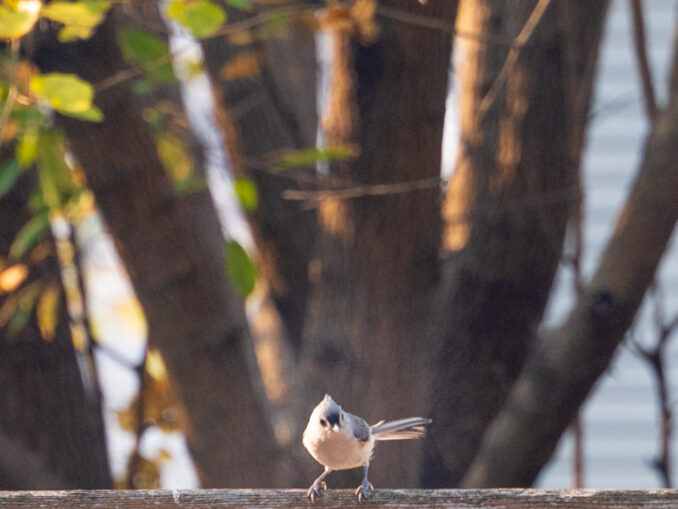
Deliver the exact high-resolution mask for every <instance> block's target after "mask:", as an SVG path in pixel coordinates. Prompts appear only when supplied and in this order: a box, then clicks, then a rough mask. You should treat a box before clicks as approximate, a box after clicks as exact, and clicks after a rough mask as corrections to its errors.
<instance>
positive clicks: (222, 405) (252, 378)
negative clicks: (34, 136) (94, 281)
mask: <svg viewBox="0 0 678 509" xmlns="http://www.w3.org/2000/svg"><path fill="white" fill-rule="evenodd" d="M34 60H35V61H36V63H37V64H38V65H39V67H40V68H41V69H42V70H43V71H61V72H75V73H77V74H78V75H80V76H81V77H82V78H84V79H86V80H88V81H90V82H92V83H95V84H96V83H98V82H101V81H102V80H104V79H107V78H109V77H111V76H112V75H115V74H116V73H117V72H119V71H121V70H122V69H124V68H125V66H124V63H123V62H122V58H121V55H120V53H119V50H118V48H117V45H116V41H115V12H113V13H111V14H109V17H108V19H107V21H106V22H105V23H104V24H103V25H102V26H101V27H99V29H98V30H97V32H96V34H95V35H94V36H93V37H92V38H91V39H89V40H87V41H82V42H78V43H73V44H57V43H56V42H55V43H54V44H43V45H42V46H41V47H40V48H39V49H38V51H37V52H36V54H35V57H34ZM96 104H97V106H98V107H99V108H100V109H101V110H102V111H103V113H104V115H105V118H104V121H103V122H101V123H96V124H95V123H88V122H81V121H77V120H74V119H70V118H65V117H63V118H59V122H60V124H61V125H62V126H63V127H64V128H65V130H66V133H67V135H68V138H69V141H70V144H71V148H72V150H73V153H74V154H75V156H76V157H77V159H78V161H79V162H80V163H81V164H82V166H83V169H84V171H85V174H86V176H87V179H88V184H89V186H90V187H91V189H92V191H93V192H94V194H95V197H96V199H97V203H98V205H99V207H100V210H101V212H102V214H103V216H104V219H105V220H106V223H107V224H108V227H109V228H110V230H111V233H112V236H113V238H114V240H115V243H116V247H117V248H118V251H119V253H120V255H121V257H122V259H123V261H124V262H125V266H126V268H127V269H128V271H129V274H130V278H131V280H132V283H133V285H134V288H135V290H136V293H137V296H138V298H139V301H140V303H141V305H142V307H143V309H144V312H145V314H146V318H147V321H148V325H149V335H150V336H151V337H152V338H154V340H155V341H156V342H157V345H158V347H159V348H160V351H161V352H162V355H163V357H164V359H165V362H166V364H167V367H168V372H169V375H170V379H171V382H172V384H173V386H174V387H175V389H176V391H177V394H178V397H179V399H180V401H181V402H182V403H183V405H184V406H185V407H186V410H187V412H186V418H187V423H186V430H185V431H186V433H187V438H188V444H189V448H190V450H191V453H192V454H193V457H194V459H195V462H196V465H197V468H198V472H199V476H200V480H201V483H202V485H203V486H205V487H215V486H249V487H256V486H264V485H266V486H270V485H273V484H275V460H276V457H277V456H276V454H277V448H276V444H275V441H274V438H273V434H272V431H271V428H270V425H269V422H268V419H267V415H266V412H265V408H264V398H263V394H262V391H261V389H260V384H259V383H258V381H259V378H258V373H255V372H254V371H253V370H252V369H251V367H252V365H253V364H254V363H253V362H252V361H251V358H252V355H253V352H252V345H251V341H250V337H249V334H248V329H247V323H246V320H245V316H244V311H243V305H242V301H241V300H240V299H239V298H238V297H237V296H236V295H235V294H234V291H233V290H232V288H231V286H230V284H229V282H228V281H227V280H226V276H225V274H224V269H223V266H222V246H223V240H222V235H221V230H220V227H219V224H218V221H217V217H216V213H215V211H214V207H213V204H212V202H211V199H210V196H209V194H208V192H207V191H200V192H193V193H187V194H183V195H177V194H176V193H175V192H174V191H173V189H172V186H171V184H170V182H169V180H168V177H167V175H166V172H165V169H164V168H163V166H162V164H161V163H160V161H159V159H158V157H157V152H156V145H155V141H154V139H153V137H152V136H151V134H150V131H149V127H148V125H147V124H146V123H145V122H144V120H143V118H142V116H141V109H140V108H139V106H138V102H137V101H136V100H135V97H134V94H133V93H132V91H131V89H130V86H129V83H127V82H122V83H118V84H117V85H114V86H112V87H109V88H107V89H104V90H100V91H99V93H97V97H96ZM196 374H199V376H196ZM234 430H237V432H234Z"/></svg>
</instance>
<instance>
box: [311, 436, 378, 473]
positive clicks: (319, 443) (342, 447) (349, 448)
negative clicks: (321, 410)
mask: <svg viewBox="0 0 678 509" xmlns="http://www.w3.org/2000/svg"><path fill="white" fill-rule="evenodd" d="M303 442H304V447H306V450H308V452H309V453H310V454H311V456H313V458H314V459H315V460H316V461H317V462H318V463H320V464H322V465H324V466H326V467H328V468H330V469H331V470H345V469H348V468H356V467H360V466H362V465H365V464H366V463H368V462H369V460H370V457H371V456H372V450H373V448H374V437H373V436H370V438H369V440H367V441H366V442H359V441H358V440H356V438H355V437H354V436H353V435H352V434H351V435H348V434H347V433H345V430H339V431H329V430H327V431H326V432H323V433H319V434H310V433H304V440H303Z"/></svg>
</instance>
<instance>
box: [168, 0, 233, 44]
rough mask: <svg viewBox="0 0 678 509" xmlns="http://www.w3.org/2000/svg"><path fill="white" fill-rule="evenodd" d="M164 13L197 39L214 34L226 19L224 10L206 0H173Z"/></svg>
mask: <svg viewBox="0 0 678 509" xmlns="http://www.w3.org/2000/svg"><path fill="white" fill-rule="evenodd" d="M166 14H167V16H168V17H169V18H170V19H173V20H174V21H176V22H177V23H179V24H180V25H181V26H183V27H184V28H185V29H186V30H188V31H189V32H190V33H191V35H193V37H196V38H198V39H200V38H203V37H209V36H210V35H212V34H214V33H215V32H216V31H217V30H219V28H220V27H221V25H223V24H224V22H225V21H226V12H225V11H224V10H223V9H222V8H221V7H219V6H218V5H216V4H214V3H212V2H210V1H208V0H197V1H195V2H187V1H186V0H174V1H173V2H171V3H170V4H169V5H168V6H167V11H166Z"/></svg>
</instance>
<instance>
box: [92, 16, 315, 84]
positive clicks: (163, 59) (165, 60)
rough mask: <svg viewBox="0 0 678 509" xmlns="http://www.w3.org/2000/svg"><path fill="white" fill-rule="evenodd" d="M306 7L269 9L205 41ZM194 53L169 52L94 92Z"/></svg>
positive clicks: (188, 49) (183, 50) (106, 81)
mask: <svg viewBox="0 0 678 509" xmlns="http://www.w3.org/2000/svg"><path fill="white" fill-rule="evenodd" d="M305 8H306V7H304V6H301V5H293V6H286V7H279V8H276V9H269V10H267V11H264V12H262V13H260V14H257V15H256V16H252V17H251V18H247V19H244V20H242V21H236V22H233V23H229V24H227V25H224V27H223V28H221V29H220V30H217V31H216V32H215V33H213V34H212V35H209V36H207V37H203V40H204V39H214V38H216V37H223V36H225V35H230V34H234V33H237V32H242V31H245V30H252V29H254V28H256V27H257V26H259V25H262V24H264V23H266V22H267V21H270V20H271V19H272V18H274V17H276V16H284V15H287V14H293V13H296V12H300V11H302V10H304V9H305ZM192 51H193V48H192V47H190V46H186V47H184V48H181V49H179V50H177V51H174V52H171V53H170V52H168V53H167V54H165V55H163V56H161V57H159V58H158V59H156V60H154V61H153V62H150V63H149V64H148V65H146V66H145V67H144V68H143V69H141V68H139V69H133V68H130V69H124V70H122V71H119V72H117V73H115V74H114V75H112V76H109V77H108V78H106V79H103V80H101V81H100V82H99V83H97V84H96V85H94V90H95V92H101V91H103V90H106V89H107V88H111V87H113V86H115V85H118V84H120V83H122V82H124V81H128V80H130V79H132V78H136V77H137V76H142V75H143V74H145V73H147V72H149V71H152V70H154V69H157V68H158V67H161V66H163V65H165V64H167V63H168V62H171V61H172V60H174V59H176V58H179V57H181V56H182V55H183V54H187V53H190V52H192Z"/></svg>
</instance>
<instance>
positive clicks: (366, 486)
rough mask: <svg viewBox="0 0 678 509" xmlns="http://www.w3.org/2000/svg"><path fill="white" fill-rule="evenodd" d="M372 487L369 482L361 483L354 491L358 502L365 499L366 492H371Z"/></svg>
mask: <svg viewBox="0 0 678 509" xmlns="http://www.w3.org/2000/svg"><path fill="white" fill-rule="evenodd" d="M373 489H374V486H372V483H371V482H369V481H363V482H362V484H361V485H360V486H358V487H357V488H356V489H355V494H356V495H358V502H362V501H363V499H365V498H367V492H368V491H369V490H373Z"/></svg>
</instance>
